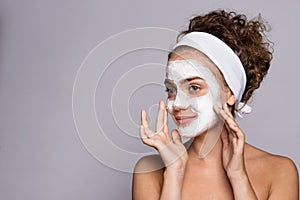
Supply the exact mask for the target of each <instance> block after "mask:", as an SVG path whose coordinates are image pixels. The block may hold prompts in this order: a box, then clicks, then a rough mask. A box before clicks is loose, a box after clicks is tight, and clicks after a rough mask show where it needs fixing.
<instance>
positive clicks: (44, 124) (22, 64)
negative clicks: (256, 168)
mask: <svg viewBox="0 0 300 200" xmlns="http://www.w3.org/2000/svg"><path fill="white" fill-rule="evenodd" d="M218 8H225V9H230V10H236V11H239V12H243V13H245V14H246V15H247V16H249V17H250V18H251V17H254V16H256V15H257V14H258V13H262V16H263V17H264V18H265V19H267V21H268V22H269V23H270V24H271V26H272V31H271V32H270V34H269V37H270V39H271V40H272V41H274V43H275V46H274V50H275V53H274V60H273V62H272V67H271V70H270V72H269V75H268V77H267V79H266V80H265V81H264V82H263V85H262V87H261V88H260V89H259V90H258V91H257V92H256V93H255V95H254V99H253V102H252V106H253V109H254V111H253V113H252V114H251V115H249V116H247V117H246V118H245V119H243V120H242V121H241V122H240V124H241V126H242V128H243V130H244V131H245V133H246V137H247V140H248V142H249V143H251V144H253V145H255V146H257V147H259V148H262V149H264V150H266V151H269V152H271V153H275V154H280V155H285V156H288V157H290V158H292V159H293V160H294V161H295V163H296V164H297V166H298V167H299V166H300V154H299V147H298V144H299V122H298V121H299V116H298V113H300V107H299V106H298V102H299V99H298V97H299V95H298V92H297V91H299V89H298V88H297V87H298V86H299V85H300V79H299V73H300V69H299V64H298V63H299V56H298V52H299V51H298V47H299V45H300V38H299V35H300V27H299V25H298V24H299V19H300V14H299V12H298V9H299V2H298V1H297V0H289V1H271V0H269V1H264V2H262V1H258V0H254V1H243V0H241V1H233V0H232V1H221V0H220V1H217V0H214V1H203V0H193V1H186V2H183V1H173V0H172V1H171V0H167V1H116V0H111V1H78V0H77V1H75V0H74V1H70V0H68V1H57V0H52V1H50V0H48V1H46V0H44V1H38V0H36V1H34V0H24V1H14V0H1V2H0V63H1V64H0V113H1V114H0V127H1V133H0V198H1V199H5V200H16V199H28V200H29V199H30V200H38V199H44V200H48V199H49V200H50V199H51V200H52V199H58V200H60V199H73V200H74V199H76V200H77V199H78V200H79V199H89V200H93V199H108V200H110V199H130V198H131V183H132V181H131V178H132V174H130V173H123V172H119V171H117V170H114V169H111V168H109V167H107V166H105V165H103V164H101V163H100V162H98V161H97V160H96V159H94V158H93V157H92V156H91V155H90V154H89V153H88V152H87V151H86V149H85V148H84V146H83V145H82V143H81V142H80V139H79V137H78V134H77V132H76V128H75V125H74V121H73V116H72V87H73V83H74V80H75V76H76V73H77V70H78V69H79V66H80V64H81V63H82V61H83V59H84V58H85V57H86V55H87V54H88V53H89V52H90V50H91V49H92V48H93V47H95V46H96V45H97V44H98V43H99V42H101V41H103V40H105V39H106V38H108V37H109V36H111V35H113V34H116V33H119V32H121V31H124V30H128V29H131V28H138V27H147V26H155V27H164V28H170V29H174V30H178V31H180V30H182V29H184V28H185V27H186V26H187V24H188V19H189V18H191V16H192V15H194V14H197V13H204V12H206V11H210V10H212V9H218ZM165 56H166V53H164V52H160V51H155V50H141V51H138V52H135V53H132V54H129V55H127V56H125V57H122V58H121V59H119V60H118V62H116V63H115V64H114V65H112V67H111V68H110V69H109V70H108V71H107V73H106V74H105V77H104V79H103V82H102V83H100V84H104V85H105V86H107V87H104V89H101V91H100V90H99V91H97V94H96V100H97V104H96V108H97V111H99V110H101V109H102V108H105V109H106V110H101V112H99V113H98V116H99V120H101V121H102V122H103V124H104V129H105V132H106V133H107V135H108V136H109V137H110V138H111V140H112V141H113V142H114V143H115V144H117V145H118V146H119V147H121V148H123V149H126V150H130V151H134V152H149V151H150V150H151V149H150V148H147V147H145V146H144V145H143V144H141V142H140V140H138V139H137V138H132V137H128V135H125V134H123V133H122V131H121V129H119V128H118V127H117V126H116V124H115V123H114V121H113V118H111V117H105V115H103V113H106V114H107V115H109V116H110V115H111V114H110V113H111V111H110V107H109V106H106V105H109V96H108V95H106V94H109V92H111V90H112V88H113V86H114V84H115V82H116V81H117V80H118V77H120V76H121V75H122V74H124V73H126V71H128V70H129V69H131V68H132V67H133V66H136V65H138V64H143V63H149V62H159V63H164V62H165V61H166V57H165ZM163 95H164V94H163V91H162V88H161V87H158V86H153V85H152V86H149V87H147V86H146V87H143V88H141V89H139V90H138V91H136V92H135V93H134V95H133V96H132V98H131V99H130V104H129V110H130V113H131V116H132V118H133V120H134V121H135V122H136V123H138V122H139V110H140V109H141V108H143V107H145V108H149V105H154V104H155V103H157V102H158V100H159V99H160V98H162V97H163ZM137 132H138V130H137ZM104 153H107V152H104Z"/></svg>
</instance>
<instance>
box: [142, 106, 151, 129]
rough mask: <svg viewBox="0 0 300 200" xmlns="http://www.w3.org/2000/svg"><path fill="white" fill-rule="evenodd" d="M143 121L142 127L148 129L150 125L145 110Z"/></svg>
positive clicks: (143, 111)
mask: <svg viewBox="0 0 300 200" xmlns="http://www.w3.org/2000/svg"><path fill="white" fill-rule="evenodd" d="M141 115H142V119H141V121H142V125H143V126H144V127H148V126H149V125H148V120H147V113H146V111H145V110H142V114H141Z"/></svg>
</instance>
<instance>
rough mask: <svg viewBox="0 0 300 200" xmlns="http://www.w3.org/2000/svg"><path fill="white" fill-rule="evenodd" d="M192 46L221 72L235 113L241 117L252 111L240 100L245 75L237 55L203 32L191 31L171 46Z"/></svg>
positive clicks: (245, 80) (222, 43) (245, 79)
mask: <svg viewBox="0 0 300 200" xmlns="http://www.w3.org/2000/svg"><path fill="white" fill-rule="evenodd" d="M183 45H186V46H189V47H193V48H195V49H197V50H199V51H201V52H202V53H204V54H205V55H206V56H207V57H208V58H209V59H210V60H211V61H212V62H213V63H215V65H216V66H217V67H218V68H219V70H220V71H221V72H222V74H223V76H224V79H225V81H226V83H227V85H228V86H229V88H230V89H231V91H232V92H233V94H234V96H235V98H236V102H237V104H236V113H237V115H238V116H240V117H242V116H243V114H245V113H250V112H251V111H252V109H251V107H250V106H248V105H246V104H244V103H242V102H240V101H241V99H242V95H243V93H244V91H245V87H246V82H247V77H246V73H245V70H244V67H243V64H242V63H241V61H240V59H239V57H238V56H237V55H236V54H235V53H234V51H233V50H232V49H231V48H230V47H229V46H228V45H227V44H225V43H224V42H223V41H222V40H220V39H219V38H217V37H215V36H213V35H211V34H209V33H205V32H191V33H188V34H186V35H185V36H183V37H182V38H181V39H180V41H179V42H178V43H177V44H176V45H175V46H174V47H173V50H174V49H175V48H176V47H178V46H183Z"/></svg>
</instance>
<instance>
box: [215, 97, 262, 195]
mask: <svg viewBox="0 0 300 200" xmlns="http://www.w3.org/2000/svg"><path fill="white" fill-rule="evenodd" d="M215 110H216V112H217V113H218V114H219V115H220V117H221V118H222V119H223V120H224V125H225V127H226V131H223V132H222V134H221V139H222V143H223V151H222V160H223V167H224V169H225V171H226V173H227V176H228V178H229V181H230V183H231V186H232V190H233V194H234V199H235V200H258V198H257V195H256V194H255V191H254V189H253V187H252V185H251V182H250V180H249V177H248V174H247V171H246V168H245V159H244V149H245V135H244V133H243V132H242V130H241V129H240V128H239V126H238V124H237V123H236V121H235V119H234V117H233V116H232V114H231V112H230V110H229V108H228V106H227V104H226V103H225V104H224V106H223V109H219V108H217V107H215Z"/></svg>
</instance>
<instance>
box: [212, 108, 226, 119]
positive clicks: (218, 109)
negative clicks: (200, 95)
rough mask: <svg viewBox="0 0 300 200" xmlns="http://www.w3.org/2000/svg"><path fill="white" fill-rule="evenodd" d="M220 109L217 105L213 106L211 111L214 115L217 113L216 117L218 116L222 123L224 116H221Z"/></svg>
mask: <svg viewBox="0 0 300 200" xmlns="http://www.w3.org/2000/svg"><path fill="white" fill-rule="evenodd" d="M221 109H222V108H220V107H218V106H217V105H214V106H213V110H214V111H215V113H217V115H218V116H219V118H220V119H221V120H222V121H223V122H224V116H223V115H221Z"/></svg>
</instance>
